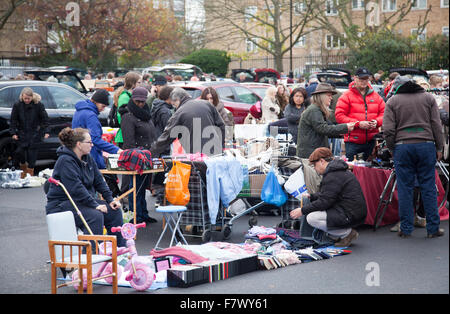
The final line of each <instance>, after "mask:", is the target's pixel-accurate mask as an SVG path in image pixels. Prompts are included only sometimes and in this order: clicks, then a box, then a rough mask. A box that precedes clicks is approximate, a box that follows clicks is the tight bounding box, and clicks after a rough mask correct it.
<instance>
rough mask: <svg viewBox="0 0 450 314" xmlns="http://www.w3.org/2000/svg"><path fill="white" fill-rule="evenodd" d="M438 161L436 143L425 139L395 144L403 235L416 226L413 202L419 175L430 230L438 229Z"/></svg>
mask: <svg viewBox="0 0 450 314" xmlns="http://www.w3.org/2000/svg"><path fill="white" fill-rule="evenodd" d="M435 164H436V147H435V145H434V143H426V142H423V143H416V144H401V145H396V146H395V149H394V167H395V173H396V176H397V190H398V213H399V218H400V229H401V231H402V232H403V233H404V234H410V233H411V232H412V231H413V229H414V208H413V206H412V204H413V195H414V186H415V180H416V178H417V180H418V182H419V186H420V195H421V196H422V200H423V205H424V210H425V216H426V220H427V232H428V233H429V234H434V233H436V232H437V231H438V229H439V224H440V217H439V209H438V207H437V190H436V181H435V180H436V178H435Z"/></svg>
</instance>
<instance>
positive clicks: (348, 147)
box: [345, 140, 375, 161]
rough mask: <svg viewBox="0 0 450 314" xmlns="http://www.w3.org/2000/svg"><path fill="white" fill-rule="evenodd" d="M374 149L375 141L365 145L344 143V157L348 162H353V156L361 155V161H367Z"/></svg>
mask: <svg viewBox="0 0 450 314" xmlns="http://www.w3.org/2000/svg"><path fill="white" fill-rule="evenodd" d="M374 147H375V140H371V141H370V142H367V143H365V144H356V143H352V142H345V156H346V157H347V159H348V161H353V159H354V157H355V155H358V154H359V153H363V159H364V160H367V158H369V156H370V155H371V154H372V151H373V148H374Z"/></svg>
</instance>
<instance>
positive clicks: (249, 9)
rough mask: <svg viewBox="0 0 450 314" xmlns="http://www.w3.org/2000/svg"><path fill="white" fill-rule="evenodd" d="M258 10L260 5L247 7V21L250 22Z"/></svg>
mask: <svg viewBox="0 0 450 314" xmlns="http://www.w3.org/2000/svg"><path fill="white" fill-rule="evenodd" d="M256 12H258V7H257V6H254V5H252V6H249V7H246V8H245V14H244V16H245V21H246V22H249V21H250V20H251V19H253V17H254V16H255V15H256Z"/></svg>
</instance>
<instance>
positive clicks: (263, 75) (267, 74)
mask: <svg viewBox="0 0 450 314" xmlns="http://www.w3.org/2000/svg"><path fill="white" fill-rule="evenodd" d="M241 73H243V74H245V76H246V79H245V81H244V82H258V83H270V84H275V83H276V82H277V81H278V80H279V79H280V78H281V76H280V73H278V71H276V70H274V69H267V68H259V69H233V70H231V78H232V79H233V80H235V81H236V82H240V80H239V76H240V75H241Z"/></svg>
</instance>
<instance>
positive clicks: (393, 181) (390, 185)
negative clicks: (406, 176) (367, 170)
mask: <svg viewBox="0 0 450 314" xmlns="http://www.w3.org/2000/svg"><path fill="white" fill-rule="evenodd" d="M396 187H397V176H396V175H395V169H392V172H391V174H390V176H389V178H388V180H387V182H386V184H385V186H384V189H383V192H381V195H380V201H379V202H378V207H377V211H376V213H375V219H374V222H375V225H374V226H373V231H376V230H377V228H378V226H379V225H380V223H381V221H382V220H383V216H384V214H385V213H386V209H387V207H388V206H389V204H390V203H391V202H392V197H393V196H394V191H395V188H396ZM388 193H389V194H388ZM386 194H388V197H387V198H385V196H386ZM381 208H383V211H382V213H381V215H380V217H378V215H379V213H380V209H381Z"/></svg>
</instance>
